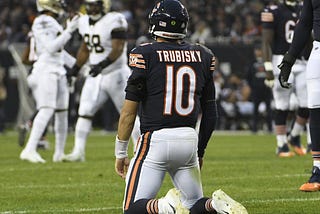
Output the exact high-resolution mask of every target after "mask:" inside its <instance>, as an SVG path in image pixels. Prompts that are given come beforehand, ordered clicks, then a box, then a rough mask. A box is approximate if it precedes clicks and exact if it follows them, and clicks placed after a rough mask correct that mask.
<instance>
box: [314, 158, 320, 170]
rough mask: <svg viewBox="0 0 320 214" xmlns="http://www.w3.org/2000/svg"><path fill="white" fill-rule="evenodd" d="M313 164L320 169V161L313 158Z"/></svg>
mask: <svg viewBox="0 0 320 214" xmlns="http://www.w3.org/2000/svg"><path fill="white" fill-rule="evenodd" d="M313 166H316V167H318V168H319V169H320V161H319V160H314V161H313Z"/></svg>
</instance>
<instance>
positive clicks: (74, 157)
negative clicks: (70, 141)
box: [62, 152, 85, 162]
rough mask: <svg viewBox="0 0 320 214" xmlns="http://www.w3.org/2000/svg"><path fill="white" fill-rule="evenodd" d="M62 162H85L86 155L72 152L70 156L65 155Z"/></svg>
mask: <svg viewBox="0 0 320 214" xmlns="http://www.w3.org/2000/svg"><path fill="white" fill-rule="evenodd" d="M62 161H64V162H84V161H85V157H84V154H81V153H74V152H72V153H70V154H68V155H64V157H63V158H62Z"/></svg>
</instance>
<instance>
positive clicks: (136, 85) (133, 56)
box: [126, 47, 148, 102]
mask: <svg viewBox="0 0 320 214" xmlns="http://www.w3.org/2000/svg"><path fill="white" fill-rule="evenodd" d="M146 56H147V54H146V53H144V51H143V48H142V47H138V48H135V49H133V50H132V51H131V52H130V54H129V67H130V68H131V70H132V74H131V76H130V77H129V79H128V82H127V87H126V99H128V100H132V101H136V102H139V101H142V100H143V98H144V96H145V94H146V75H147V69H148V63H147V57H146Z"/></svg>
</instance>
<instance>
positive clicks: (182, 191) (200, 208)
mask: <svg viewBox="0 0 320 214" xmlns="http://www.w3.org/2000/svg"><path fill="white" fill-rule="evenodd" d="M188 22H189V15H188V12H187V9H186V8H185V7H184V6H183V5H182V4H181V3H180V2H179V1H178V0H162V1H159V2H158V3H156V5H155V7H154V8H153V10H152V11H151V12H150V15H149V32H150V34H152V37H153V38H154V39H155V40H156V41H155V42H153V43H148V44H142V45H140V46H138V47H136V48H135V49H133V50H132V51H131V52H130V61H129V65H130V68H131V69H132V75H131V76H130V78H129V80H128V82H127V87H126V100H125V102H124V105H123V108H122V110H121V114H120V119H119V126H118V135H117V137H116V142H115V156H116V160H115V165H116V172H117V174H118V175H119V176H121V177H122V178H126V190H125V196H124V201H123V211H124V213H125V214H135V213H154V214H157V213H160V214H164V213H166V214H174V213H179V214H187V213H192V214H197V213H237V214H246V213H248V212H247V211H246V209H245V208H244V207H243V206H242V205H241V204H240V203H238V202H236V201H234V200H233V199H231V198H230V197H229V196H227V195H226V194H225V193H224V192H223V191H221V190H217V191H215V192H214V193H213V194H212V198H209V197H204V196H203V191H202V184H201V178H200V167H199V164H200V163H202V161H201V160H202V158H203V155H204V152H205V148H206V146H207V143H208V141H209V139H210V137H211V134H212V132H213V130H214V128H215V123H216V117H217V109H216V103H215V86H214V82H213V75H212V74H213V72H214V69H215V57H214V55H213V53H212V52H211V51H210V50H209V49H208V48H206V47H204V46H201V45H199V44H197V45H195V44H189V43H187V42H184V41H183V39H184V38H185V36H186V33H187V26H188ZM139 105H140V106H141V133H143V134H142V135H141V140H139V143H138V148H137V152H136V153H135V156H134V157H133V159H132V161H131V162H130V166H129V158H128V143H129V142H128V141H129V138H130V134H131V132H132V129H133V126H134V123H135V119H136V115H137V112H138V108H139ZM200 110H202V117H201V124H200V130H199V135H198V133H197V131H196V130H195V127H196V122H197V120H198V116H199V113H200ZM198 160H199V161H198ZM128 166H129V170H128V174H127V175H126V172H127V169H128V168H127V167H128ZM166 173H168V174H169V175H170V177H171V179H172V182H173V184H174V186H175V187H176V189H171V190H169V192H168V193H167V195H166V196H165V197H164V198H160V199H156V198H155V197H156V196H157V193H158V191H159V189H160V187H161V184H162V182H163V180H164V177H165V174H166Z"/></svg>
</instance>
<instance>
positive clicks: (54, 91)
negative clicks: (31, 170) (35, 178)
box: [20, 0, 79, 163]
mask: <svg viewBox="0 0 320 214" xmlns="http://www.w3.org/2000/svg"><path fill="white" fill-rule="evenodd" d="M37 6H38V10H39V12H40V15H39V16H37V18H36V19H35V20H34V22H33V25H32V33H33V36H34V41H35V47H36V49H35V53H36V55H37V56H38V59H37V61H36V62H35V63H34V64H33V70H32V75H34V78H36V79H37V88H36V90H35V92H34V94H35V97H36V101H37V109H39V111H38V113H37V115H36V116H35V118H34V121H33V126H32V129H31V133H30V136H29V139H28V142H27V144H26V147H25V148H24V149H23V150H22V152H21V154H20V159H21V160H27V161H29V162H32V163H45V162H46V161H45V160H44V159H43V158H42V157H41V156H40V154H39V153H38V152H37V151H36V147H37V143H38V142H39V140H40V138H41V136H42V134H43V132H44V130H45V128H46V126H47V125H48V122H49V121H50V119H51V117H52V116H53V115H54V130H55V151H54V155H53V162H60V161H61V160H62V157H63V155H64V146H65V142H66V137H67V131H68V102H69V91H68V84H67V78H66V70H65V68H64V66H63V65H64V59H63V51H62V50H63V47H64V45H65V44H66V43H67V42H68V40H69V39H70V38H71V35H72V33H73V32H74V31H75V30H76V29H77V27H78V19H79V17H78V16H74V17H73V18H72V19H71V20H69V21H68V22H67V26H66V29H65V30H63V27H62V26H61V25H60V24H59V23H58V21H57V19H58V18H59V14H61V13H62V12H63V9H62V5H61V2H60V0H38V1H37Z"/></svg>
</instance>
